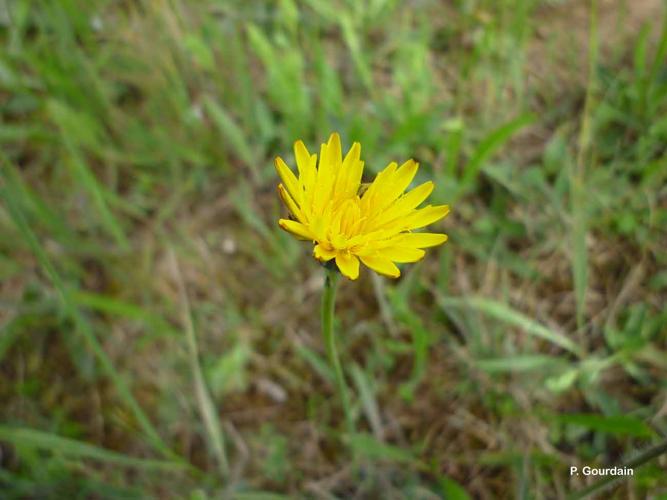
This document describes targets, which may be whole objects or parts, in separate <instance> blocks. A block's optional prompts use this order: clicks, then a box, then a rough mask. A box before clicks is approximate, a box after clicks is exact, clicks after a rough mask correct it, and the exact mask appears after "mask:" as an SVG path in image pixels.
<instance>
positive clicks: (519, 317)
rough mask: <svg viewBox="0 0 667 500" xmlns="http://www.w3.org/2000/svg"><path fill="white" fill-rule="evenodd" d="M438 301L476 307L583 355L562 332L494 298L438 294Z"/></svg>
mask: <svg viewBox="0 0 667 500" xmlns="http://www.w3.org/2000/svg"><path fill="white" fill-rule="evenodd" d="M436 296H437V300H438V303H439V304H440V306H441V307H442V308H448V307H455V308H461V307H469V308H472V309H476V310H477V311H479V312H481V313H483V314H486V315H487V316H489V317H492V318H494V319H497V320H500V321H502V322H503V323H507V324H510V325H513V326H516V327H518V328H521V329H522V330H524V331H525V332H526V333H529V334H531V335H533V336H535V337H539V338H541V339H544V340H548V341H549V342H551V343H553V344H556V345H557V346H559V347H562V348H563V349H565V350H567V351H570V352H571V353H573V354H576V355H577V356H581V349H580V348H579V346H577V345H576V344H575V343H574V342H573V341H572V340H570V339H569V338H568V337H566V336H565V335H563V334H562V333H559V332H556V331H554V330H550V329H549V328H547V327H545V326H544V325H542V324H540V323H538V322H537V321H535V320H533V319H531V318H529V317H528V316H526V315H524V314H522V313H520V312H519V311H516V310H514V309H512V308H511V307H510V306H508V305H506V304H503V303H501V302H497V301H495V300H492V299H486V298H483V297H471V298H467V299H461V298H454V297H442V296H440V295H436Z"/></svg>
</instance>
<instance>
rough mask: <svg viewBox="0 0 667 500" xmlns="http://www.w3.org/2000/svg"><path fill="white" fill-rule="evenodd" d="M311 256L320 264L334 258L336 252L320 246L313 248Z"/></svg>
mask: <svg viewBox="0 0 667 500" xmlns="http://www.w3.org/2000/svg"><path fill="white" fill-rule="evenodd" d="M313 255H314V256H315V258H316V259H317V260H319V261H321V262H327V261H329V260H331V259H333V258H334V257H335V256H336V251H335V250H333V249H331V250H327V249H326V248H324V246H322V245H315V248H314V249H313Z"/></svg>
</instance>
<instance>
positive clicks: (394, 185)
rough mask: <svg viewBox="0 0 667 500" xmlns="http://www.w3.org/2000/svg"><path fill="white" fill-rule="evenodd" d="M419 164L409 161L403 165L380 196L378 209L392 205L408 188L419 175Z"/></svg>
mask: <svg viewBox="0 0 667 500" xmlns="http://www.w3.org/2000/svg"><path fill="white" fill-rule="evenodd" d="M418 169H419V163H416V162H415V161H414V160H408V161H406V162H405V163H404V164H403V165H401V166H400V167H399V168H398V170H396V173H395V174H394V175H393V176H392V179H391V182H390V184H389V185H388V186H387V187H386V188H385V189H384V190H383V191H382V192H381V193H379V194H378V196H379V197H380V203H378V204H377V206H376V209H377V210H382V209H384V208H386V207H388V206H389V205H390V204H392V203H393V202H394V201H395V200H396V198H398V197H399V196H400V195H401V194H403V192H404V191H405V190H406V189H407V188H408V186H409V185H410V183H411V182H412V179H414V178H415V175H417V170H418Z"/></svg>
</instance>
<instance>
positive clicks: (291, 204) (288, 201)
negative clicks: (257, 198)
mask: <svg viewBox="0 0 667 500" xmlns="http://www.w3.org/2000/svg"><path fill="white" fill-rule="evenodd" d="M278 193H279V194H280V198H281V199H282V200H283V202H284V203H285V206H286V207H287V209H288V210H289V211H290V212H291V214H292V215H293V216H294V217H296V218H297V219H298V220H299V222H308V219H307V218H306V217H305V215H304V213H303V212H302V211H301V210H300V209H299V206H298V205H297V204H296V202H295V201H294V199H293V198H292V197H291V196H290V194H289V193H288V192H287V189H285V186H283V185H282V184H278Z"/></svg>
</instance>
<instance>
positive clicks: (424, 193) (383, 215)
mask: <svg viewBox="0 0 667 500" xmlns="http://www.w3.org/2000/svg"><path fill="white" fill-rule="evenodd" d="M434 187H435V186H434V184H433V182H431V181H428V182H425V183H424V184H421V185H419V186H417V187H416V188H414V189H412V190H410V191H408V192H407V193H405V194H404V195H403V196H401V197H400V198H399V199H398V200H396V201H395V202H394V203H393V204H392V205H391V206H389V207H387V209H386V210H384V211H383V212H380V213H379V214H377V215H376V217H375V218H374V219H373V220H371V221H369V223H368V224H367V226H366V227H367V228H368V229H370V230H374V229H380V228H381V227H383V226H384V225H385V224H387V225H388V224H390V223H391V222H393V221H395V220H397V219H400V218H402V217H405V216H407V215H408V214H410V212H412V210H414V209H415V208H416V207H417V206H419V205H420V204H421V203H422V202H423V201H424V200H425V199H426V198H428V197H429V195H430V194H431V193H432V192H433V188H434Z"/></svg>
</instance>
